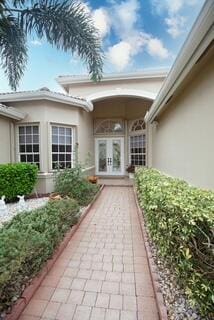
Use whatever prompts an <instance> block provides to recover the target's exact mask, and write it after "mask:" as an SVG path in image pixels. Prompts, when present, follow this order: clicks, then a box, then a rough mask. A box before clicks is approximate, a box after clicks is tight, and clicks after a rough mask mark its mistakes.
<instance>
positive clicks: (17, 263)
mask: <svg viewBox="0 0 214 320" xmlns="http://www.w3.org/2000/svg"><path fill="white" fill-rule="evenodd" d="M78 213H79V206H78V204H77V202H76V201H75V200H73V199H65V200H60V201H52V202H49V203H48V204H47V205H46V206H45V207H42V208H39V209H37V210H34V211H31V212H29V213H20V214H18V215H17V216H15V217H14V218H13V219H12V220H11V222H9V223H7V224H6V225H4V226H3V228H2V229H0V314H1V312H2V311H3V310H7V309H8V307H10V306H11V305H12V304H13V303H14V302H15V300H16V299H17V298H19V297H20V295H21V293H22V291H23V289H24V287H25V286H26V284H27V283H29V281H30V280H31V279H32V278H33V277H34V276H35V275H36V274H37V273H38V272H39V271H40V270H41V268H42V266H43V265H44V263H45V262H46V261H47V259H48V258H49V257H51V256H52V254H53V252H54V250H55V248H56V247H57V245H58V244H59V243H60V241H61V240H62V239H63V236H64V235H65V233H66V231H68V230H69V228H70V227H71V226H72V225H74V224H75V223H76V222H77V219H78Z"/></svg>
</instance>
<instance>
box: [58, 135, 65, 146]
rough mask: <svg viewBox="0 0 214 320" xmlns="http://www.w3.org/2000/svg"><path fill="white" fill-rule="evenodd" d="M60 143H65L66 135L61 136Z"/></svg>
mask: <svg viewBox="0 0 214 320" xmlns="http://www.w3.org/2000/svg"><path fill="white" fill-rule="evenodd" d="M59 144H65V136H59Z"/></svg>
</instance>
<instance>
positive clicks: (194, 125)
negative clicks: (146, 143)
mask: <svg viewBox="0 0 214 320" xmlns="http://www.w3.org/2000/svg"><path fill="white" fill-rule="evenodd" d="M213 119H214V59H213V54H211V55H209V57H208V58H205V60H204V61H203V62H202V63H200V64H199V66H198V67H197V69H195V71H194V73H193V75H192V76H191V77H189V79H188V82H187V83H185V86H184V87H183V88H182V90H180V92H179V94H178V96H177V97H176V98H174V99H173V100H172V101H171V103H170V104H169V106H168V108H167V109H166V110H165V111H164V113H163V114H162V115H161V116H160V117H159V118H158V119H157V120H158V125H157V126H156V127H155V126H153V143H152V166H153V167H156V168H158V169H159V170H161V171H163V172H165V173H167V174H169V175H172V176H175V177H179V178H183V179H185V180H187V181H188V182H190V183H191V184H193V185H195V186H199V187H202V188H211V189H213V188H214V146H213V142H214V124H213Z"/></svg>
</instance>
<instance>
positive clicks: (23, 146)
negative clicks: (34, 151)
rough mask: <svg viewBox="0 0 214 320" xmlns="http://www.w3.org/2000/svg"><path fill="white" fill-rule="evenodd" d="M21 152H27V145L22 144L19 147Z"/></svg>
mask: <svg viewBox="0 0 214 320" xmlns="http://www.w3.org/2000/svg"><path fill="white" fill-rule="evenodd" d="M19 152H25V145H23V144H21V145H20V146H19Z"/></svg>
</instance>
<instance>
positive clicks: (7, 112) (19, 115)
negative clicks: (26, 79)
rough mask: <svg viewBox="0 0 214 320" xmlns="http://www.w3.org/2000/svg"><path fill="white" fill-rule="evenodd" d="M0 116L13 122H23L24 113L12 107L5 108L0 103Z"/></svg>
mask: <svg viewBox="0 0 214 320" xmlns="http://www.w3.org/2000/svg"><path fill="white" fill-rule="evenodd" d="M0 115H2V116H5V117H7V118H10V119H14V120H23V119H24V118H25V117H26V113H24V112H21V111H19V110H17V109H16V108H13V107H7V106H5V105H3V104H1V103H0Z"/></svg>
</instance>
